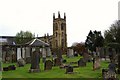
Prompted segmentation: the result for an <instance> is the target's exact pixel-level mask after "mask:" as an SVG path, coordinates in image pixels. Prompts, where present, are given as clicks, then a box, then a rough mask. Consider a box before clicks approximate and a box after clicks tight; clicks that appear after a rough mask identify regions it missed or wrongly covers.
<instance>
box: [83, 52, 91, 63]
mask: <svg viewBox="0 0 120 80" xmlns="http://www.w3.org/2000/svg"><path fill="white" fill-rule="evenodd" d="M83 58H84V60H85V61H86V62H91V61H92V56H91V55H89V54H88V53H83Z"/></svg>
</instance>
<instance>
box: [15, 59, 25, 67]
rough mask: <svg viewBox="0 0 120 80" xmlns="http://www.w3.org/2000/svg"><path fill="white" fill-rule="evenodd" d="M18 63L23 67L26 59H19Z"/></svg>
mask: <svg viewBox="0 0 120 80" xmlns="http://www.w3.org/2000/svg"><path fill="white" fill-rule="evenodd" d="M17 65H18V67H23V66H24V65H25V61H24V60H23V59H22V58H21V59H18V61H17Z"/></svg>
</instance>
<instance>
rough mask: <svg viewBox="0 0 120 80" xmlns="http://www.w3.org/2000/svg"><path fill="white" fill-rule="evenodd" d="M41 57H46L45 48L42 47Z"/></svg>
mask: <svg viewBox="0 0 120 80" xmlns="http://www.w3.org/2000/svg"><path fill="white" fill-rule="evenodd" d="M42 57H44V58H46V49H45V48H42Z"/></svg>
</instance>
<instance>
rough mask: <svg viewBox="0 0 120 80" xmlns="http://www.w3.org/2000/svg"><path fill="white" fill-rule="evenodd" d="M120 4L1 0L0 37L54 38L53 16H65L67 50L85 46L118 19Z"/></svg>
mask: <svg viewBox="0 0 120 80" xmlns="http://www.w3.org/2000/svg"><path fill="white" fill-rule="evenodd" d="M118 1H119V0H0V36H15V35H16V33H17V32H20V30H23V31H26V30H28V31H31V32H32V33H35V34H36V35H37V34H38V36H43V35H44V34H45V33H49V34H50V35H52V32H53V13H55V15H56V17H57V15H58V11H60V13H61V17H63V14H64V12H65V13H66V20H67V41H68V46H71V45H72V43H74V42H84V41H85V39H86V36H87V35H88V33H89V31H90V30H92V31H94V30H97V31H101V32H102V33H103V32H104V30H106V29H109V27H110V25H111V24H112V23H114V21H115V20H117V19H118Z"/></svg>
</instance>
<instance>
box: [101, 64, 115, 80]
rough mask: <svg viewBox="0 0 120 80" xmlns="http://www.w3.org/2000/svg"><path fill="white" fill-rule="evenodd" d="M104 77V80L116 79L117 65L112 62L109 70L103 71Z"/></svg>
mask: <svg viewBox="0 0 120 80" xmlns="http://www.w3.org/2000/svg"><path fill="white" fill-rule="evenodd" d="M102 75H103V78H104V79H109V80H114V79H116V64H114V63H113V62H112V63H110V64H109V65H108V69H102Z"/></svg>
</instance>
